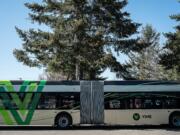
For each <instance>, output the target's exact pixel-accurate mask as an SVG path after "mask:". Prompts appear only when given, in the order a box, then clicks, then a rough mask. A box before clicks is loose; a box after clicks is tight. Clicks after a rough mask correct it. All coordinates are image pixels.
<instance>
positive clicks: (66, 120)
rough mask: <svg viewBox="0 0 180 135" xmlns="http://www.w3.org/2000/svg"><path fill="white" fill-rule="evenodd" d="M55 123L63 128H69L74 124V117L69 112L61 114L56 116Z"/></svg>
mask: <svg viewBox="0 0 180 135" xmlns="http://www.w3.org/2000/svg"><path fill="white" fill-rule="evenodd" d="M55 125H56V127H57V128H61V129H66V128H69V127H70V126H71V125H72V118H71V116H70V115H68V114H60V115H58V116H57V117H56V120H55Z"/></svg>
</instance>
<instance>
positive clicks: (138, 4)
mask: <svg viewBox="0 0 180 135" xmlns="http://www.w3.org/2000/svg"><path fill="white" fill-rule="evenodd" d="M32 1H38V2H40V1H41V0H1V4H0V65H1V66H0V80H4V79H5V80H7V79H9V80H17V79H19V78H20V77H21V78H22V79H30V80H33V79H35V80H36V79H38V75H39V74H40V73H42V70H41V69H37V68H29V67H27V66H24V65H23V64H22V63H19V62H17V60H16V59H15V58H14V56H13V54H12V52H13V49H14V48H21V43H22V42H21V40H20V39H19V37H18V35H17V33H16V31H15V29H14V27H15V26H18V27H20V28H23V29H28V28H31V27H35V28H38V27H39V26H37V25H34V24H31V21H30V20H29V19H28V12H29V10H28V9H26V8H25V7H24V5H23V3H25V2H32ZM126 9H127V10H128V12H130V13H131V18H132V19H133V20H134V21H136V22H139V23H142V24H143V25H144V24H147V23H148V24H152V25H153V26H154V28H156V30H157V31H159V32H161V33H163V32H169V31H173V27H174V26H175V25H176V22H175V21H173V20H171V19H170V18H169V15H171V14H176V13H180V3H178V2H177V0H129V4H128V6H127V7H126ZM164 41H165V39H164V38H161V42H162V43H163V42H164ZM103 75H104V76H106V77H109V79H116V78H115V76H114V75H113V74H111V73H109V72H106V73H104V74H103Z"/></svg>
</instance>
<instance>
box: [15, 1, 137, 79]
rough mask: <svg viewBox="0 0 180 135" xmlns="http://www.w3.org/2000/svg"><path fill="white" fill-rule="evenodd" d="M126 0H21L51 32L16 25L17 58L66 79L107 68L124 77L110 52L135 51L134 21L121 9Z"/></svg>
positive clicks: (96, 75) (87, 76)
mask: <svg viewBox="0 0 180 135" xmlns="http://www.w3.org/2000/svg"><path fill="white" fill-rule="evenodd" d="M126 5H127V0H121V1H117V0H102V1H100V0H43V3H42V4H38V3H26V4H25V6H26V7H27V8H29V9H30V10H31V13H30V14H29V16H30V19H31V20H32V21H33V22H37V23H39V24H45V25H47V26H49V28H50V29H51V32H46V31H42V30H34V29H29V30H28V31H23V30H21V29H19V28H16V30H17V32H18V34H19V36H20V38H21V39H22V40H23V45H22V46H23V47H22V49H15V50H14V55H15V57H16V58H17V60H18V61H20V62H22V63H23V64H25V65H27V66H30V67H44V68H45V69H46V70H47V71H49V72H54V73H56V72H59V73H63V74H64V75H65V76H67V78H68V79H77V80H78V79H102V78H99V75H100V74H101V73H102V72H103V71H104V70H105V69H106V68H111V70H113V71H114V72H117V73H118V74H120V75H121V77H123V78H125V79H129V78H130V75H129V74H128V71H127V70H126V68H125V67H124V66H123V65H122V64H121V63H120V62H119V61H117V60H116V57H115V56H114V55H113V53H112V51H111V50H112V49H113V50H115V52H117V53H118V52H122V53H124V54H127V53H128V52H130V51H133V50H137V49H138V48H139V47H138V45H137V44H136V39H130V38H129V37H130V36H132V35H133V34H135V33H136V32H137V28H138V26H139V24H137V23H134V22H132V20H131V19H130V17H129V13H127V12H125V11H124V10H123V8H124V7H125V6H126Z"/></svg>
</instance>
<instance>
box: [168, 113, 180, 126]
mask: <svg viewBox="0 0 180 135" xmlns="http://www.w3.org/2000/svg"><path fill="white" fill-rule="evenodd" d="M169 125H170V126H171V127H175V128H180V112H174V113H172V114H171V115H170V117H169Z"/></svg>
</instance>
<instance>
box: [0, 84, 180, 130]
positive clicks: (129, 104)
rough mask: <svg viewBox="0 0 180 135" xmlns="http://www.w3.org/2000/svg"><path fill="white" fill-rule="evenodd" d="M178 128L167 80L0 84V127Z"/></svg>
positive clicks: (175, 99) (178, 93)
mask: <svg viewBox="0 0 180 135" xmlns="http://www.w3.org/2000/svg"><path fill="white" fill-rule="evenodd" d="M162 124H170V125H171V126H174V127H180V83H179V82H173V81H57V82H54V81H0V125H3V126H9V125H11V126H32V125H35V126H37V125H38V126H56V127H59V128H67V127H69V126H73V125H162Z"/></svg>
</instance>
